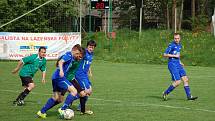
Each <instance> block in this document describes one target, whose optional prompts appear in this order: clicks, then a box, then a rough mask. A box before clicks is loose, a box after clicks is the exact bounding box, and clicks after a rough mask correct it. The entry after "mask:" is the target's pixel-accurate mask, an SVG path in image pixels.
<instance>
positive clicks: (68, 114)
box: [63, 109, 75, 120]
mask: <svg viewBox="0 0 215 121" xmlns="http://www.w3.org/2000/svg"><path fill="white" fill-rule="evenodd" d="M63 116H64V119H67V120H69V119H72V118H73V117H74V116H75V115H74V111H73V110H72V109H66V110H64V114H63Z"/></svg>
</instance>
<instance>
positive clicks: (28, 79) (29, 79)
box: [20, 76, 34, 86]
mask: <svg viewBox="0 0 215 121" xmlns="http://www.w3.org/2000/svg"><path fill="white" fill-rule="evenodd" d="M20 79H21V81H22V86H28V84H29V83H33V82H34V81H33V79H32V77H30V76H29V77H22V76H20Z"/></svg>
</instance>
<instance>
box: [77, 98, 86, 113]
mask: <svg viewBox="0 0 215 121" xmlns="http://www.w3.org/2000/svg"><path fill="white" fill-rule="evenodd" d="M84 98H85V102H84V104H85V105H86V103H87V100H88V96H85V97H84ZM78 109H79V110H81V104H79V105H78Z"/></svg>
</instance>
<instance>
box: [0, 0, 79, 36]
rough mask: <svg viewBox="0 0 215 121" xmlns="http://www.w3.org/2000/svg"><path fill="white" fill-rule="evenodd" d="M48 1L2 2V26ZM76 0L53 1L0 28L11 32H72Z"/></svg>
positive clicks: (0, 11) (9, 0)
mask: <svg viewBox="0 0 215 121" xmlns="http://www.w3.org/2000/svg"><path fill="white" fill-rule="evenodd" d="M45 2H47V0H2V1H1V2H0V5H1V6H2V7H1V9H0V16H1V18H0V25H2V24H5V23H7V22H9V21H11V20H13V19H15V18H17V17H19V16H21V15H23V14H25V13H27V12H29V11H31V10H32V9H34V8H36V7H38V6H40V5H42V4H44V3H45ZM75 4H76V1H74V0H53V1H52V2H50V3H48V4H46V5H44V6H42V7H40V8H39V9H37V10H35V11H33V12H31V13H29V14H27V15H25V16H24V17H22V18H20V19H18V20H16V21H14V22H12V23H10V24H8V25H6V26H4V27H2V28H0V31H10V32H55V31H56V32H58V31H71V26H69V25H71V18H72V17H73V16H76V14H77V7H75Z"/></svg>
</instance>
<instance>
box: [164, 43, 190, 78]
mask: <svg viewBox="0 0 215 121" xmlns="http://www.w3.org/2000/svg"><path fill="white" fill-rule="evenodd" d="M181 47H182V46H181V44H180V43H179V44H177V43H175V42H174V41H173V42H172V43H170V44H169V46H168V47H167V49H166V51H165V54H172V55H180V51H181ZM168 69H169V71H170V74H171V76H172V80H173V81H176V80H180V78H181V77H183V76H186V71H185V70H184V68H183V66H182V65H181V64H180V58H176V57H169V62H168Z"/></svg>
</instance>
